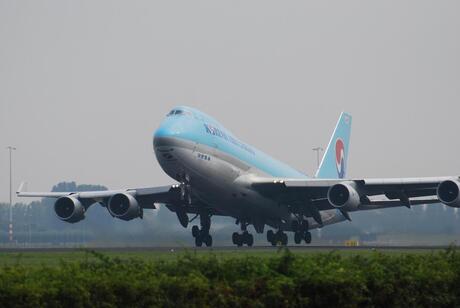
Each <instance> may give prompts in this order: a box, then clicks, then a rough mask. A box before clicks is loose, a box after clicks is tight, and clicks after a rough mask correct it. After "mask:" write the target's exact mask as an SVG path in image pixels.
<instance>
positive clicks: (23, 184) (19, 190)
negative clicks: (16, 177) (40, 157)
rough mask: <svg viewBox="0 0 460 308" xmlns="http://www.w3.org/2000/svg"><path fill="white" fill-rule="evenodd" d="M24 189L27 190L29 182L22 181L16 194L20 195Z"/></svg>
mask: <svg viewBox="0 0 460 308" xmlns="http://www.w3.org/2000/svg"><path fill="white" fill-rule="evenodd" d="M24 191H27V182H21V184H20V185H19V187H18V190H17V191H16V195H19V194H20V193H22V192H24Z"/></svg>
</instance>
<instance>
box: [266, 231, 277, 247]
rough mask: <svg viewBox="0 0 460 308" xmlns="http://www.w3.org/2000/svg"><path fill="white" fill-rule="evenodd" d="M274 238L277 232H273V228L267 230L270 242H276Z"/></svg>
mask: <svg viewBox="0 0 460 308" xmlns="http://www.w3.org/2000/svg"><path fill="white" fill-rule="evenodd" d="M274 239H275V233H273V230H268V231H267V241H269V242H270V243H272V242H275V244H276V241H275V240H274ZM272 245H273V244H272Z"/></svg>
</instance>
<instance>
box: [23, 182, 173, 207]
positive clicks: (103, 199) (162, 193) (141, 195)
mask: <svg viewBox="0 0 460 308" xmlns="http://www.w3.org/2000/svg"><path fill="white" fill-rule="evenodd" d="M23 187H24V184H23V183H22V184H21V186H20V187H19V189H18V191H17V192H16V194H17V196H18V197H40V198H61V197H73V198H76V199H78V200H80V201H81V202H82V203H83V204H85V205H89V204H92V203H96V202H100V203H107V201H108V200H109V199H110V198H111V197H112V196H114V195H116V194H127V195H131V196H133V197H135V198H136V200H137V201H138V202H139V205H140V206H141V207H142V208H147V209H148V208H156V207H155V203H165V204H168V203H171V204H172V203H176V202H179V201H180V188H179V186H178V185H167V186H158V187H148V188H133V189H119V190H101V191H81V192H79V191H68V192H27V191H23Z"/></svg>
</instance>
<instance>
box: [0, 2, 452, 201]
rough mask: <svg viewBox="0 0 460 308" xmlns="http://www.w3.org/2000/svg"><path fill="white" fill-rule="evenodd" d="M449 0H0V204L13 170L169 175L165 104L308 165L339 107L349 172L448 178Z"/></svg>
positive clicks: (115, 176) (103, 177)
mask: <svg viewBox="0 0 460 308" xmlns="http://www.w3.org/2000/svg"><path fill="white" fill-rule="evenodd" d="M459 14H460V2H459V1H420V0H417V1H400V0H397V1H267V0H263V1H247V0H245V1H234V0H232V1H215V0H210V1H191V0H184V1H171V0H167V1H113V0H110V1H109V0H107V1H102V0H101V1H94V0H91V1H75V0H73V1H64V0H56V1H37V0H33V1H8V0H0V146H1V149H0V201H7V200H8V152H7V150H6V149H5V147H6V146H7V145H9V144H13V145H15V146H17V148H18V150H17V151H16V153H15V155H14V158H15V180H14V186H15V187H17V185H18V184H19V182H20V181H21V180H27V181H28V182H29V189H31V190H43V191H48V190H49V189H50V188H51V186H52V185H53V184H55V183H56V182H58V181H62V180H75V181H77V182H79V183H93V184H104V185H107V186H109V187H110V188H122V187H142V186H151V185H161V184H167V183H171V180H170V179H168V177H167V176H166V175H165V174H164V173H163V171H162V170H161V169H160V168H159V165H158V164H157V162H156V160H155V158H154V154H153V150H152V135H153V132H154V130H155V129H156V128H157V126H158V124H159V123H160V121H161V120H162V119H163V117H164V115H165V114H166V113H167V111H169V109H171V108H172V107H173V106H175V105H179V104H184V105H190V106H194V107H197V108H199V109H202V110H203V111H204V112H206V113H209V114H211V115H213V116H215V117H216V118H217V119H219V120H220V121H221V122H222V123H223V124H224V125H225V126H226V127H228V128H229V129H230V130H232V131H233V132H234V133H235V134H236V135H237V136H239V138H240V139H242V140H244V141H246V142H248V143H250V144H252V145H254V146H256V147H257V148H259V149H261V150H264V151H266V152H267V153H269V154H271V155H273V156H274V157H276V158H279V159H281V160H284V161H285V162H287V163H289V164H291V165H292V166H294V167H296V168H298V169H302V170H306V171H307V172H308V173H310V174H311V173H313V169H314V167H315V165H316V158H315V155H314V153H313V152H312V151H311V148H312V147H314V146H326V143H327V142H328V139H329V136H330V134H331V132H332V129H333V126H334V125H335V122H336V120H337V117H338V115H339V113H340V112H341V111H342V110H346V111H348V112H350V113H352V114H353V116H354V123H353V125H354V127H353V132H352V141H351V150H350V154H351V156H350V162H349V175H350V176H353V177H359V176H367V177H399V176H437V175H449V174H460V137H459V132H460V126H459V125H458V123H459V122H460V112H459V111H460V18H459Z"/></svg>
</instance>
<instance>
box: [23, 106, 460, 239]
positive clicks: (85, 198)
mask: <svg viewBox="0 0 460 308" xmlns="http://www.w3.org/2000/svg"><path fill="white" fill-rule="evenodd" d="M351 122H352V118H351V116H350V115H349V114H346V113H342V114H341V116H340V119H339V121H338V123H337V126H336V128H335V130H334V133H333V134H332V137H331V140H330V141H329V145H328V147H327V149H326V152H325V154H324V157H323V159H322V162H321V164H320V166H319V168H318V170H317V172H316V175H315V176H314V177H309V176H307V175H306V174H304V173H302V172H299V171H297V170H295V169H293V168H291V167H289V166H288V165H286V164H284V163H282V162H279V161H277V160H275V159H273V158H271V157H270V156H268V155H267V154H265V153H262V152H261V151H259V150H257V149H256V148H254V147H252V146H250V145H248V144H245V143H243V142H241V141H240V140H239V139H238V138H236V137H235V136H234V135H233V134H232V133H231V132H230V131H228V130H227V129H225V128H224V127H223V126H222V125H221V124H219V122H217V121H216V120H214V119H213V118H212V117H210V116H208V115H206V114H204V113H203V112H200V111H198V110H196V109H193V108H190V107H177V108H175V109H173V110H172V111H171V112H170V113H168V115H167V116H166V118H165V119H164V121H163V122H162V123H161V125H160V127H159V128H158V130H157V131H156V132H155V134H154V136H153V149H154V152H155V155H156V158H157V160H158V162H159V163H160V166H161V168H162V169H163V170H164V171H165V172H166V173H167V174H168V175H169V176H170V177H171V178H173V179H174V180H176V181H177V182H178V183H177V184H172V185H168V186H161V187H151V188H134V189H121V190H109V191H91V192H50V193H41V192H38V193H36V192H25V191H22V187H23V185H21V186H20V188H19V189H18V192H17V195H18V196H19V197H50V198H56V202H55V204H54V211H55V212H56V214H57V216H58V217H59V219H61V220H63V221H66V222H69V223H76V222H79V221H81V220H83V219H84V218H85V212H86V210H87V209H88V207H90V206H91V205H92V204H94V203H99V204H100V205H102V206H103V207H105V208H107V210H108V211H109V213H110V214H111V215H112V216H113V217H115V218H118V219H122V220H132V219H135V218H142V216H143V211H144V209H156V208H157V206H158V205H164V206H166V207H167V208H168V209H169V210H171V211H173V212H175V213H176V214H177V218H178V220H179V222H180V224H181V225H182V226H183V227H184V228H187V227H188V225H189V224H190V223H191V222H192V221H194V220H195V219H196V218H199V226H198V224H197V225H194V226H193V227H192V228H191V229H192V235H193V237H194V238H195V244H196V246H202V245H203V244H205V245H206V246H212V236H211V235H210V234H209V230H210V227H211V218H212V216H215V215H219V216H229V217H233V218H234V219H236V223H237V224H239V225H240V228H241V232H234V233H233V235H232V241H233V243H234V244H235V245H237V246H242V245H248V246H252V245H253V243H254V237H253V235H252V234H251V233H249V232H248V229H247V228H248V226H249V225H252V226H253V227H254V229H255V231H256V232H257V233H263V232H264V230H265V228H266V227H269V230H268V231H267V240H268V242H270V243H271V244H272V245H274V246H275V245H278V244H281V245H287V244H288V237H287V235H286V233H285V232H286V231H290V232H294V241H295V243H296V244H300V243H301V242H305V243H307V244H308V243H310V242H311V233H310V230H312V229H316V228H321V227H323V226H325V225H330V224H334V223H339V222H342V221H345V220H351V218H350V212H354V211H362V210H374V209H382V208H388V207H397V206H405V207H408V208H410V207H411V206H412V205H420V204H429V203H439V202H441V203H443V204H445V205H448V206H451V207H460V178H459V177H458V176H456V177H453V176H452V177H436V178H397V179H396V178H393V179H392V178H389V179H364V178H358V179H347V178H346V171H347V158H348V150H349V140H350V131H351ZM192 216H193V217H192Z"/></svg>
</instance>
